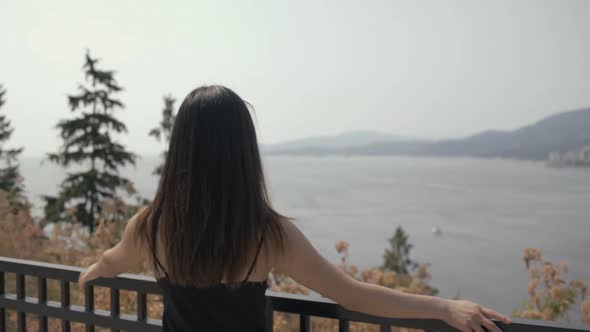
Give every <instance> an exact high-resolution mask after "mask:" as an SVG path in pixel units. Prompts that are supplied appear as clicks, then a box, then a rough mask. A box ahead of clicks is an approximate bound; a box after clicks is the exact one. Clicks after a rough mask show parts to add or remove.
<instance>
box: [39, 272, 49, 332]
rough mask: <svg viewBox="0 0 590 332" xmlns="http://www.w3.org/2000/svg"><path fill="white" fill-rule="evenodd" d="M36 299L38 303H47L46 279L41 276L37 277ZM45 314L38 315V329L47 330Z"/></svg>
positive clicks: (44, 331)
mask: <svg viewBox="0 0 590 332" xmlns="http://www.w3.org/2000/svg"><path fill="white" fill-rule="evenodd" d="M37 301H38V303H39V304H45V303H47V279H45V278H43V277H38V278H37ZM48 328H49V327H48V324H47V316H43V315H40V316H39V331H41V332H47V330H48Z"/></svg>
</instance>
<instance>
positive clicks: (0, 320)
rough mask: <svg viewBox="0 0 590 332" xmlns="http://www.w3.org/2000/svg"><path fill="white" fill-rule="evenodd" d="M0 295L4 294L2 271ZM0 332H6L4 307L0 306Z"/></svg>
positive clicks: (2, 275) (2, 272) (2, 274)
mask: <svg viewBox="0 0 590 332" xmlns="http://www.w3.org/2000/svg"><path fill="white" fill-rule="evenodd" d="M0 296H4V271H1V272H0ZM0 332H6V309H4V308H0Z"/></svg>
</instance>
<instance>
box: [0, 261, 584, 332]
mask: <svg viewBox="0 0 590 332" xmlns="http://www.w3.org/2000/svg"><path fill="white" fill-rule="evenodd" d="M81 270H82V269H80V268H77V267H73V266H66V265H58V264H48V263H42V262H35V261H28V260H21V259H14V258H7V257H1V256H0V332H4V331H6V330H7V323H8V322H7V310H11V311H15V312H16V328H17V331H27V326H26V324H27V319H26V318H27V314H33V315H36V316H37V317H38V319H39V330H40V331H42V332H45V331H48V329H49V327H48V318H53V319H59V320H61V330H62V331H66V332H67V331H69V330H70V327H71V323H72V322H80V323H83V324H85V328H86V331H94V327H95V326H101V327H106V328H110V329H111V331H120V330H125V331H148V332H149V331H161V330H162V322H161V321H160V320H156V319H152V318H150V317H148V314H147V305H148V303H147V296H148V294H154V295H162V290H161V289H160V288H159V286H158V285H157V284H156V282H155V280H154V279H153V278H151V277H145V276H139V275H132V274H123V275H120V276H119V277H116V278H111V279H98V280H96V281H94V282H92V285H87V286H86V287H85V289H84V296H83V297H84V305H83V306H82V305H74V304H72V303H71V296H70V284H71V283H76V282H77V280H78V276H79V273H80V271H81ZM7 273H11V274H14V275H15V292H14V293H8V292H6V287H5V286H6V285H5V281H6V274H7ZM25 277H26V278H36V286H37V287H36V288H37V289H36V293H37V294H36V296H31V295H33V294H26V285H25V281H26V280H25ZM48 280H57V281H59V289H60V296H59V297H60V300H59V301H51V300H49V299H48V287H47V285H48ZM94 287H107V288H108V289H109V292H110V309H109V310H103V309H97V308H95V306H94V305H95V303H94ZM120 291H131V292H135V293H136V294H137V298H136V306H137V311H136V313H135V315H130V314H124V313H121V306H120V303H119V299H120ZM266 298H267V310H268V312H267V313H268V317H270V319H269V320H268V324H269V325H268V327H269V328H268V330H269V331H272V326H273V321H272V316H273V315H272V313H273V312H274V311H279V312H286V313H292V314H297V315H299V322H300V327H299V330H300V331H302V332H307V331H311V317H325V318H332V319H336V320H338V326H339V331H340V332H346V331H349V329H350V322H364V323H372V324H377V325H379V326H380V330H381V331H382V332H384V331H390V329H391V327H392V326H398V327H408V328H415V329H422V330H425V331H456V330H455V329H453V328H451V327H450V326H448V325H447V324H446V323H444V322H442V321H439V320H430V319H391V318H384V317H375V316H371V315H366V314H362V313H359V312H353V311H350V310H346V309H344V308H343V307H341V306H339V305H337V304H335V303H333V302H331V301H329V300H327V299H321V298H315V297H309V296H300V295H291V294H285V293H277V292H272V291H267V296H266ZM498 325H499V326H500V328H502V329H503V330H504V331H507V332H580V331H590V329H587V328H584V327H581V326H572V325H564V324H559V323H554V322H546V321H529V320H520V319H517V320H514V322H513V323H512V324H510V325H504V324H502V323H499V322H498Z"/></svg>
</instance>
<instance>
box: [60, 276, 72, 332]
mask: <svg viewBox="0 0 590 332" xmlns="http://www.w3.org/2000/svg"><path fill="white" fill-rule="evenodd" d="M60 292H61V306H62V307H64V308H66V307H69V306H70V283H69V282H68V281H65V280H60ZM61 331H62V332H70V321H69V320H66V319H62V320H61Z"/></svg>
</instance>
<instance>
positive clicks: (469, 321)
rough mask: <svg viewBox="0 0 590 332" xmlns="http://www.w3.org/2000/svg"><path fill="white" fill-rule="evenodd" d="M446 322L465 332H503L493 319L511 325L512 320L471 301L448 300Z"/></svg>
mask: <svg viewBox="0 0 590 332" xmlns="http://www.w3.org/2000/svg"><path fill="white" fill-rule="evenodd" d="M443 319H444V320H445V322H447V323H448V324H449V325H451V326H453V327H454V328H456V329H459V330H461V331H463V332H484V331H485V330H484V327H485V328H486V329H487V330H488V331H492V332H501V331H502V330H501V329H500V328H499V327H498V326H497V325H496V324H495V323H494V322H492V319H496V320H499V321H501V322H503V323H506V324H510V322H511V320H510V318H508V317H507V316H504V315H502V314H501V313H498V312H496V311H494V310H492V309H489V308H486V307H483V306H481V305H479V304H477V303H473V302H471V301H458V300H448V302H447V305H446V310H445V315H444V318H443Z"/></svg>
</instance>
